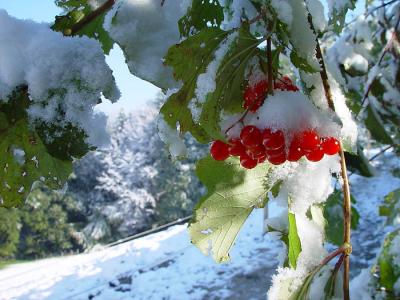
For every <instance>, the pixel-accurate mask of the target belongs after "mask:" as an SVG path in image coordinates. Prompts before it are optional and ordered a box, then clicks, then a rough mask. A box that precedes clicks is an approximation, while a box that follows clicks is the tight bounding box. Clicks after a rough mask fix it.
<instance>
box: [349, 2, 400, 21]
mask: <svg viewBox="0 0 400 300" xmlns="http://www.w3.org/2000/svg"><path fill="white" fill-rule="evenodd" d="M397 1H399V0H392V1H389V2H386V3H383V4H381V5H379V6H375V7H372V8H371V9H370V10H369V11H366V12H365V13H364V18H366V17H368V16H370V15H372V14H373V13H374V12H375V11H377V10H378V9H380V8H382V7H385V6H388V5H391V4H393V3H396V2H397ZM367 3H368V2H367V1H365V4H366V5H367ZM359 17H360V16H357V17H355V18H354V19H352V20H351V21H350V22H348V23H346V25H345V26H344V27H348V26H349V25H350V24H352V23H354V22H355V21H357V19H358V18H359Z"/></svg>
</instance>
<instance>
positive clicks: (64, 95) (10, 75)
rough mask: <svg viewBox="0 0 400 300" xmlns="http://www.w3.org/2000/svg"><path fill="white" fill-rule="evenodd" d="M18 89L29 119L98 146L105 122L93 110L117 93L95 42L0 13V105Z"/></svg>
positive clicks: (102, 136) (115, 96)
mask: <svg viewBox="0 0 400 300" xmlns="http://www.w3.org/2000/svg"><path fill="white" fill-rule="evenodd" d="M21 85H26V86H27V87H28V93H29V96H30V99H31V103H30V107H29V111H28V113H29V116H30V118H31V120H36V119H38V120H40V121H44V122H47V123H53V122H57V124H58V125H61V126H63V125H64V124H67V123H68V122H69V123H72V124H74V125H77V126H78V127H81V128H83V129H84V130H85V131H86V133H87V134H89V138H88V142H89V143H90V144H92V145H95V146H97V145H99V144H101V143H103V142H104V133H105V125H106V122H105V118H104V116H102V115H100V114H94V113H93V108H94V106H95V105H97V103H98V101H99V99H100V98H101V96H102V95H104V96H105V97H106V98H108V99H110V100H111V101H116V100H117V99H118V98H119V91H118V89H117V87H116V85H115V83H114V78H113V75H112V71H111V70H110V68H109V67H108V65H107V64H106V62H105V58H104V54H103V52H102V50H101V47H100V45H99V44H98V42H96V41H95V40H91V39H89V38H86V37H64V36H62V34H61V33H58V32H54V31H52V30H51V29H50V28H49V26H48V25H47V24H38V23H35V22H33V21H28V20H24V21H22V20H17V19H15V18H13V17H11V16H9V15H8V14H7V12H6V11H4V10H0V99H1V100H0V101H7V98H8V96H10V94H11V92H12V91H13V90H14V89H15V88H16V87H18V86H21ZM60 114H62V117H61V116H60Z"/></svg>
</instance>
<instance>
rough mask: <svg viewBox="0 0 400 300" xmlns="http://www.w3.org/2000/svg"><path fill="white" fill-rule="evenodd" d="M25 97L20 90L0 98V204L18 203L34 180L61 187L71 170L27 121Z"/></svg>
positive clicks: (10, 205)
mask: <svg viewBox="0 0 400 300" xmlns="http://www.w3.org/2000/svg"><path fill="white" fill-rule="evenodd" d="M29 101H30V100H29V98H28V96H27V94H26V91H24V90H22V91H19V92H15V93H14V95H13V96H12V97H11V98H10V99H9V100H8V102H0V103H2V104H0V120H1V121H0V123H1V124H2V129H1V130H0V153H1V155H0V167H1V169H0V200H1V202H2V203H1V205H0V206H4V207H15V206H20V205H21V204H22V203H23V202H24V200H25V198H26V196H27V195H28V194H29V192H30V190H31V187H32V184H33V183H34V182H35V181H38V180H41V181H43V182H44V183H45V184H46V185H48V186H49V187H50V188H53V189H58V188H61V187H62V186H63V184H64V182H65V181H66V180H67V178H68V176H69V174H71V173H72V162H71V161H63V160H60V159H57V158H54V157H53V156H51V155H50V154H49V152H48V150H47V148H46V146H45V145H44V143H43V141H42V139H41V138H40V136H39V135H38V133H37V132H36V131H35V129H34V128H32V126H31V125H30V124H29V121H28V118H27V115H26V108H27V107H28V106H29Z"/></svg>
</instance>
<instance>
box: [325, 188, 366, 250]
mask: <svg viewBox="0 0 400 300" xmlns="http://www.w3.org/2000/svg"><path fill="white" fill-rule="evenodd" d="M351 202H352V204H353V205H352V208H351V228H352V229H356V228H357V226H358V223H359V219H360V214H359V213H358V211H357V210H356V209H355V207H354V204H355V203H356V200H355V198H354V197H353V196H352V197H351ZM323 213H324V217H325V219H326V223H325V235H326V239H327V240H328V241H329V242H331V243H332V244H335V245H338V246H341V245H342V244H343V195H342V192H341V191H335V192H334V193H332V194H331V195H330V196H329V197H328V199H327V201H326V203H325V206H324V211H323Z"/></svg>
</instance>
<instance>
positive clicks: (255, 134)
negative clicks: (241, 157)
mask: <svg viewBox="0 0 400 300" xmlns="http://www.w3.org/2000/svg"><path fill="white" fill-rule="evenodd" d="M240 139H241V141H242V144H243V145H244V146H245V147H246V148H252V147H256V146H257V145H259V144H261V141H262V138H261V131H260V129H258V128H257V127H255V126H251V125H249V126H245V127H243V129H242V132H241V133H240Z"/></svg>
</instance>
